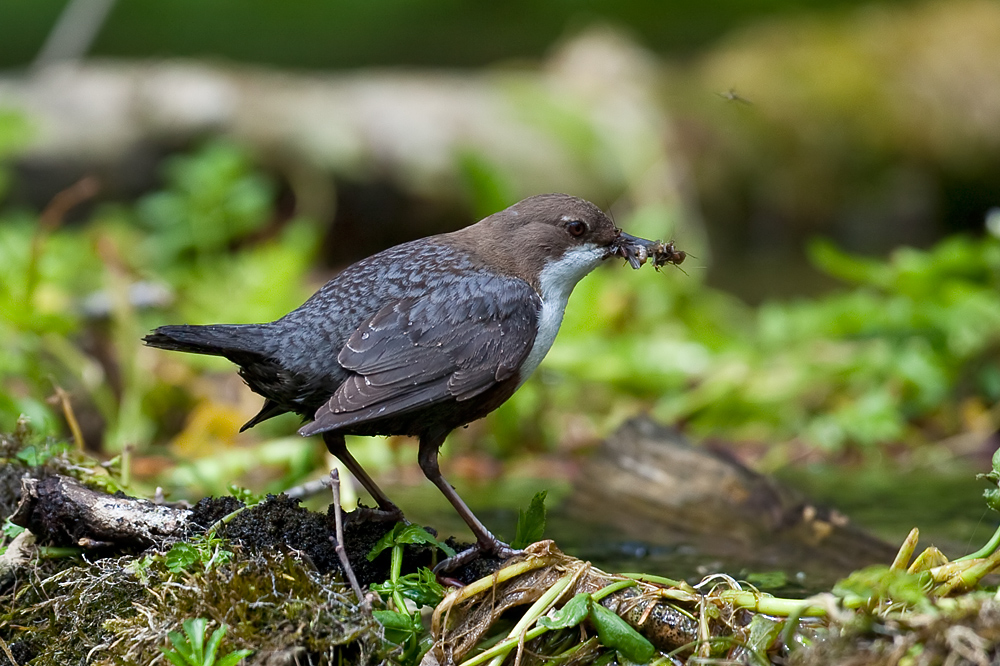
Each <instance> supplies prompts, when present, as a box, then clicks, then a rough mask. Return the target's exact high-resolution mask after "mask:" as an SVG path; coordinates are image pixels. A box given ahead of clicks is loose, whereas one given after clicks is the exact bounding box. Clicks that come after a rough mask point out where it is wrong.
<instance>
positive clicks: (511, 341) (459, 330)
mask: <svg viewBox="0 0 1000 666" xmlns="http://www.w3.org/2000/svg"><path fill="white" fill-rule="evenodd" d="M465 281H468V282H479V283H481V284H478V285H469V284H461V283H462V282H463V280H462V279H461V278H459V277H456V284H455V285H453V286H454V288H447V287H446V288H443V289H437V290H435V291H434V292H431V293H429V294H426V295H424V296H423V297H421V298H417V299H411V298H404V299H400V300H397V301H395V302H393V303H391V304H389V305H386V306H385V307H383V308H382V309H381V310H379V311H378V312H377V313H376V314H375V315H374V316H372V317H371V318H369V319H368V321H366V322H365V323H363V324H362V325H361V326H360V327H359V328H358V329H357V330H356V331H354V333H353V334H352V335H351V336H350V338H349V339H348V341H347V343H346V344H345V345H344V347H343V349H341V351H340V353H339V355H338V356H337V360H338V362H339V363H340V365H341V366H342V367H343V368H344V369H346V370H348V371H350V373H351V374H350V376H349V377H348V379H347V380H346V381H345V382H344V383H343V384H342V385H341V386H340V387H339V388H338V389H337V390H336V391H335V392H334V394H333V395H332V396H331V397H330V399H329V401H327V403H326V404H325V405H323V406H322V407H320V408H319V410H317V412H316V416H315V421H314V422H313V423H312V424H309V425H307V426H305V427H304V428H303V429H302V431H301V432H303V434H310V433H315V432H322V431H326V430H332V429H334V428H339V427H344V426H348V425H353V424H358V423H362V422H365V421H370V420H373V419H378V418H383V417H387V416H391V415H394V414H402V413H406V412H411V411H413V410H416V409H419V408H421V407H426V406H429V405H432V404H435V403H439V402H443V401H446V400H468V399H469V398H472V397H475V396H477V395H479V394H481V393H483V392H484V391H486V390H488V389H489V388H491V387H492V386H494V385H495V384H496V383H497V382H500V381H503V380H505V379H508V378H510V377H511V376H513V374H514V373H515V372H516V371H517V368H519V367H520V366H521V363H522V362H523V361H524V359H525V358H526V357H527V355H528V353H529V352H530V351H531V346H532V344H533V343H534V339H535V335H536V333H537V329H538V311H539V308H540V307H541V302H540V300H539V299H538V296H537V295H536V294H535V292H534V290H533V289H532V288H531V287H530V286H529V285H528V284H527V283H525V282H523V281H521V280H517V279H515V278H505V277H499V276H497V277H493V278H490V279H482V278H467V279H466V280H465ZM459 296H460V297H459Z"/></svg>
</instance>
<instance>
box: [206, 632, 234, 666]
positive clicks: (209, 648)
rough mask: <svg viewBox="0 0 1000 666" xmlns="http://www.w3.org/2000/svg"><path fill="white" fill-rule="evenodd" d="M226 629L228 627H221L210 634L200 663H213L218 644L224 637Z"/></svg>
mask: <svg viewBox="0 0 1000 666" xmlns="http://www.w3.org/2000/svg"><path fill="white" fill-rule="evenodd" d="M228 629H229V627H227V626H226V625H222V626H221V627H219V628H218V629H216V630H215V631H213V632H212V636H211V637H210V638H209V639H208V643H207V644H206V645H205V658H204V659H203V660H202V663H204V664H214V663H215V653H216V652H218V650H219V642H220V641H222V637H223V636H225V635H226V631H227V630H228Z"/></svg>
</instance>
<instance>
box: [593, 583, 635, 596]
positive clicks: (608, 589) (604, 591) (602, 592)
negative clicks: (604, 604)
mask: <svg viewBox="0 0 1000 666" xmlns="http://www.w3.org/2000/svg"><path fill="white" fill-rule="evenodd" d="M638 584H639V583H637V582H636V581H634V580H620V581H618V582H617V583H612V584H611V585H607V586H605V587H602V588H601V589H599V590H598V591H597V592H594V593H593V594H591V595H590V598H591V599H593V600H594V601H600V600H601V599H603V598H604V597H606V596H608V595H609V594H614V593H615V592H617V591H618V590H624V589H625V588H627V587H635V586H636V585H638Z"/></svg>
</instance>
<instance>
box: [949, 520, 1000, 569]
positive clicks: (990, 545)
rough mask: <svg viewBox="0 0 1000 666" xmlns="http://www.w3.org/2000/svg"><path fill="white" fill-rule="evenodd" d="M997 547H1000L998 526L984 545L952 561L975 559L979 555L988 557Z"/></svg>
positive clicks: (999, 528)
mask: <svg viewBox="0 0 1000 666" xmlns="http://www.w3.org/2000/svg"><path fill="white" fill-rule="evenodd" d="M998 547H1000V527H997V530H996V532H994V533H993V536H992V537H990V540H989V541H987V542H986V545H985V546H983V547H982V548H980V549H979V550H977V551H976V552H974V553H970V554H969V555H964V556H962V557H959V558H957V559H955V560H952V561H953V562H964V561H966V560H975V559H978V558H980V557H989V556H990V555H992V554H993V552H994V551H995V550H996V549H997V548H998Z"/></svg>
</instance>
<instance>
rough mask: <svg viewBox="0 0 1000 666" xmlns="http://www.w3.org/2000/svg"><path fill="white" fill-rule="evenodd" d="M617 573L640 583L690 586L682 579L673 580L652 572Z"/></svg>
mask: <svg viewBox="0 0 1000 666" xmlns="http://www.w3.org/2000/svg"><path fill="white" fill-rule="evenodd" d="M618 575H619V576H624V577H625V578H631V579H632V580H637V581H639V582H640V583H654V584H656V585H666V586H667V587H680V588H688V587H690V586H689V585H688V584H687V583H685V582H684V581H682V580H674V579H673V578H666V577H664V576H654V575H653V574H644V573H621V574H618Z"/></svg>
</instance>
